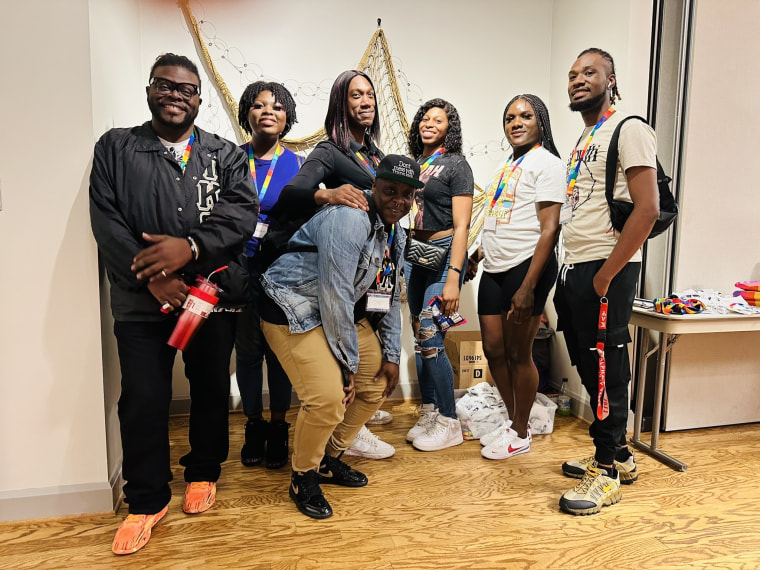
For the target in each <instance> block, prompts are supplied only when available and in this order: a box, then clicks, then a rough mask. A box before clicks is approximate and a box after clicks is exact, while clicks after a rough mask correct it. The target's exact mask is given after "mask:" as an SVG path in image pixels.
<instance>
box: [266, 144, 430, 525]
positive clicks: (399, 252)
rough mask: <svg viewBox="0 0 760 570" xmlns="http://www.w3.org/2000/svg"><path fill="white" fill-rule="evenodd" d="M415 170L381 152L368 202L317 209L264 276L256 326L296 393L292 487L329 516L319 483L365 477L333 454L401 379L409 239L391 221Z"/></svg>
mask: <svg viewBox="0 0 760 570" xmlns="http://www.w3.org/2000/svg"><path fill="white" fill-rule="evenodd" d="M419 176H420V168H419V166H418V165H417V163H416V162H415V161H414V160H412V159H411V158H407V157H405V156H399V155H388V156H386V157H385V158H384V159H383V160H382V161H381V162H380V164H378V166H377V169H376V178H375V182H374V183H373V185H372V195H371V197H368V203H369V211H367V212H365V211H363V210H361V209H356V208H351V207H348V206H340V205H338V206H328V207H326V208H324V209H322V210H320V211H319V212H318V213H317V214H316V215H315V216H314V217H312V218H311V219H310V220H309V221H308V222H307V223H306V224H304V225H303V226H302V227H301V229H299V230H298V232H296V234H295V235H294V236H293V237H292V238H291V239H290V241H289V242H288V248H287V251H286V253H284V254H283V255H281V256H280V257H279V258H278V259H277V260H276V261H275V262H274V263H273V264H272V265H271V266H270V267H269V269H268V270H267V271H266V273H265V274H264V275H263V276H262V285H263V286H264V290H265V291H266V293H267V297H266V298H265V300H264V301H265V302H264V303H263V304H262V307H261V316H262V320H263V323H262V329H263V331H264V335H265V336H266V338H267V341H268V342H269V345H270V346H271V347H272V350H274V352H275V353H276V354H277V358H278V359H279V360H280V363H281V364H282V367H283V369H284V370H285V372H286V373H287V374H288V377H289V378H290V380H291V382H292V383H293V387H294V388H295V390H296V393H297V394H298V397H299V399H300V400H301V409H300V411H299V414H298V420H297V422H296V428H295V437H294V443H293V447H294V452H293V457H292V460H291V463H292V466H293V477H292V481H291V486H290V496H291V498H292V499H293V501H294V502H295V503H296V506H297V507H298V509H299V510H300V511H301V512H302V513H304V514H305V515H307V516H310V517H312V518H327V517H329V516H331V515H332V509H331V507H330V505H329V503H328V502H327V500H326V499H325V498H324V496H323V495H322V490H321V488H320V483H331V484H335V485H343V486H346V487H363V486H364V485H366V484H367V477H366V476H364V474H362V473H360V472H358V471H356V470H354V469H351V468H350V467H349V466H348V465H346V464H345V463H343V462H342V461H341V460H340V459H339V457H340V456H341V455H342V453H343V452H344V451H345V450H346V448H347V447H348V446H349V445H350V444H351V442H352V441H353V439H354V437H355V436H356V434H357V433H358V432H359V430H360V429H361V427H362V426H363V425H364V424H365V422H367V420H369V418H371V417H372V415H373V414H374V413H375V411H376V410H377V409H378V408H379V407H380V405H381V404H382V402H383V400H384V399H385V398H386V397H387V396H388V395H390V394H391V393H392V392H393V389H394V388H395V387H396V385H397V384H398V375H399V359H400V355H401V310H400V304H399V293H400V291H399V271H400V268H401V267H403V263H404V260H403V254H404V245H405V242H406V233H405V231H404V229H403V228H402V227H401V226H400V225H399V223H398V221H399V220H400V219H401V218H402V217H404V216H405V215H406V214H407V213H408V212H409V209H410V208H411V205H412V200H413V198H414V190H415V188H420V187H421V186H422V183H421V182H420V180H419ZM349 405H350V406H349Z"/></svg>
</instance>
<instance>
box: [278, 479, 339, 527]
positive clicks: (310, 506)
mask: <svg viewBox="0 0 760 570" xmlns="http://www.w3.org/2000/svg"><path fill="white" fill-rule="evenodd" d="M288 494H289V495H290V498H291V499H293V502H294V503H295V504H296V507H298V510H299V511H301V512H302V513H303V514H305V515H306V516H307V517H311V518H313V519H326V518H328V517H331V516H332V514H333V511H332V507H331V506H330V503H328V502H327V499H325V496H324V495H323V494H322V489H321V488H320V486H319V483H318V482H317V472H316V471H314V470H313V469H312V470H309V471H305V472H296V471H293V475H292V477H291V479H290V491H289V493H288Z"/></svg>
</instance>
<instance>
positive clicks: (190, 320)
mask: <svg viewBox="0 0 760 570" xmlns="http://www.w3.org/2000/svg"><path fill="white" fill-rule="evenodd" d="M223 269H227V266H226V265H225V266H224V267H220V268H219V269H217V270H216V271H214V272H213V273H211V275H209V276H208V277H207V278H206V277H203V276H201V275H198V279H197V281H196V282H195V286H194V287H189V288H188V295H187V299H185V303H184V304H183V305H182V308H183V309H184V311H183V312H182V314H181V315H180V317H179V320H178V321H177V324H176V325H175V326H174V330H173V331H172V335H171V336H170V337H169V341H168V344H169V346H172V347H174V348H176V349H178V350H185V348H187V345H188V344H190V341H191V340H193V337H194V336H195V333H197V332H198V330H199V329H200V328H201V325H203V323H204V322H206V319H207V318H208V316H209V315H210V314H211V312H212V311H213V309H214V306H215V305H216V304H217V303H218V302H219V292H220V291H221V289H219V287H218V286H217V285H215V284H214V283H212V282H211V276H212V275H213V274H214V273H217V272H218V271H222V270H223Z"/></svg>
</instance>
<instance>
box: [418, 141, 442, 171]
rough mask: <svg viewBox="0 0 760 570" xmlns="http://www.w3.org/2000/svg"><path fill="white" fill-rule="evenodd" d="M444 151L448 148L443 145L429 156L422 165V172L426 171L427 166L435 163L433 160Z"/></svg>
mask: <svg viewBox="0 0 760 570" xmlns="http://www.w3.org/2000/svg"><path fill="white" fill-rule="evenodd" d="M444 152H446V149H445V148H443V147H441V148H439V149H438V150H437V151H435V153H434V154H433V155H432V156H431V157H430V158H428V159H427V160H426V161H425V162H424V163H423V164H421V165H420V172H425V170H426V169H427V167H428V166H430V165H431V164H433V161H434V160H435V159H436V158H438V157H439V156H441V155H442V154H443V153H444Z"/></svg>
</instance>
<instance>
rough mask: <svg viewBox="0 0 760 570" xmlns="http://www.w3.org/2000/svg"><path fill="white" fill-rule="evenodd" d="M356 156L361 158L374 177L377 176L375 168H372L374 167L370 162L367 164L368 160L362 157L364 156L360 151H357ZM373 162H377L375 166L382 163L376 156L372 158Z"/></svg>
mask: <svg viewBox="0 0 760 570" xmlns="http://www.w3.org/2000/svg"><path fill="white" fill-rule="evenodd" d="M356 156H358V157H359V160H361V161H362V162H363V163H364V166H366V167H367V170H369V171H370V172H371V173H372V176H374V175H375V169H374V168H372V167H371V166H370V165H369V162H367V159H366V158H364V157H363V156H362V154H361V153H360V152H359V151H358V150H357V151H356ZM372 160H373V161H374V162H375V166H377V164H378V162H380V161H379V160H377V157H376V156H373V157H372Z"/></svg>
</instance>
